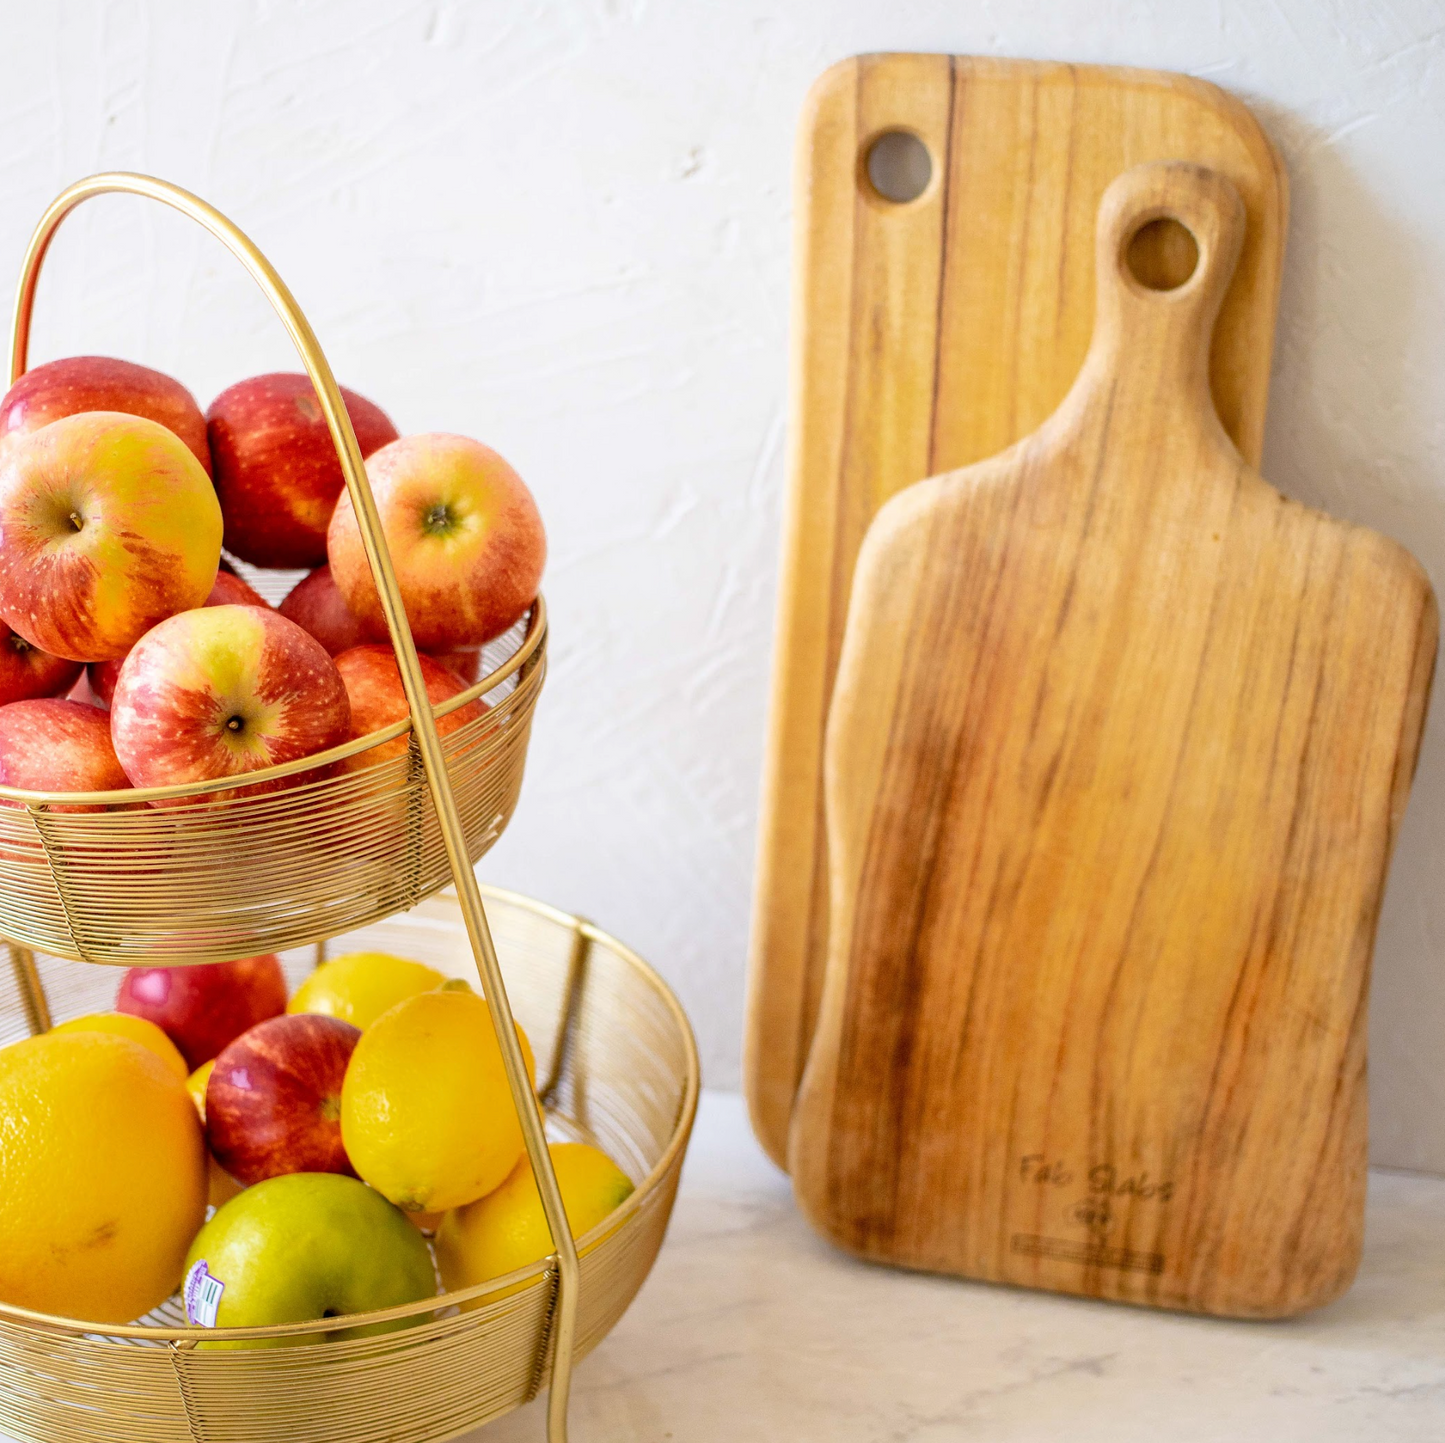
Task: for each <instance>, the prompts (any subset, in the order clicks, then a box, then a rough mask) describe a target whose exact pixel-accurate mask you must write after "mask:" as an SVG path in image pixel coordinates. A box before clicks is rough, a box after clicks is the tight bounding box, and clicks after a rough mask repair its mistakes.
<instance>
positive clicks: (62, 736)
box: [0, 697, 130, 812]
mask: <svg viewBox="0 0 1445 1443" xmlns="http://www.w3.org/2000/svg"><path fill="white" fill-rule="evenodd" d="M0 785H4V786H7V787H19V788H22V789H23V790H25V791H29V792H117V791H123V790H125V789H127V788H128V787H129V786H130V781H129V779H128V778H127V777H126V774H125V773H124V772H123V771H122V770H121V767H120V763H119V762H118V761H117V760H116V755H115V749H114V748H113V747H112V746H111V741H110V723H109V721H108V720H107V718H106V715H105V713H104V712H103V711H100V710H98V709H97V708H96V707H93V706H86V705H84V704H83V703H82V702H78V701H64V700H62V699H60V698H59V697H45V698H36V699H35V700H32V701H13V702H11V703H10V704H9V706H0ZM3 805H5V806H11V807H13V806H18V805H19V803H18V802H6V803H4V804H3ZM51 810H52V811H57V812H100V811H104V810H105V808H104V807H100V806H77V807H53V808H52V809H51Z"/></svg>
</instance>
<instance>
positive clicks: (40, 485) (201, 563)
mask: <svg viewBox="0 0 1445 1443" xmlns="http://www.w3.org/2000/svg"><path fill="white" fill-rule="evenodd" d="M220 559H221V508H220V507H219V505H217V503H216V493H215V490H214V488H213V487H212V486H211V483H210V481H209V480H208V479H207V477H206V473H205V472H204V471H203V470H202V469H201V466H200V463H199V462H198V461H197V460H196V458H195V457H194V456H192V455H191V453H190V452H189V451H188V450H187V449H186V447H185V444H184V443H183V442H182V441H181V440H180V439H179V438H178V437H177V436H175V435H174V433H172V432H170V431H168V430H166V428H165V427H164V426H162V425H161V424H160V423H159V422H156V421H148V420H146V419H144V418H143V417H140V416H125V415H122V414H120V413H119V412H118V411H87V412H84V413H83V414H81V415H78V416H66V417H64V418H62V419H61V420H59V421H52V422H51V423H50V424H49V425H48V426H42V427H41V428H40V429H39V430H38V431H32V432H30V433H29V434H28V435H25V436H20V437H17V438H16V439H15V440H14V441H12V442H11V443H10V445H9V446H7V447H6V448H5V451H4V453H3V456H0V616H3V618H4V619H5V621H7V622H8V623H9V624H10V626H11V627H13V628H14V629H15V630H16V631H18V632H19V633H20V635H21V636H23V637H24V638H25V640H26V641H28V642H29V643H30V644H31V645H32V646H38V647H39V648H40V649H41V650H42V651H48V652H50V653H51V654H52V655H55V656H63V657H68V658H70V659H71V660H73V661H105V660H107V659H108V658H110V657H118V656H124V655H125V653H126V651H127V650H128V649H129V648H130V647H131V646H132V645H133V644H134V643H135V642H136V641H138V640H139V639H140V638H141V637H142V636H144V635H145V633H146V632H147V631H149V630H150V629H151V627H153V626H154V625H155V624H156V623H157V622H158V621H161V620H163V619H164V618H165V617H168V616H171V615H173V614H174V613H175V612H177V611H185V610H186V609H187V608H189V607H193V606H199V605H200V604H201V603H202V602H203V601H204V600H205V599H206V596H207V594H208V593H209V592H210V589H211V587H212V586H213V585H214V584H215V580H216V567H217V564H218V563H219V561H220Z"/></svg>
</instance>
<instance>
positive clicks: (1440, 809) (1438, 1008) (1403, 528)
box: [1251, 100, 1445, 1173]
mask: <svg viewBox="0 0 1445 1443" xmlns="http://www.w3.org/2000/svg"><path fill="white" fill-rule="evenodd" d="M1251 105H1252V107H1253V108H1254V110H1255V112H1256V114H1258V115H1259V116H1260V118H1261V120H1262V122H1263V123H1264V124H1265V126H1266V128H1267V129H1268V130H1269V132H1270V134H1271V136H1272V137H1273V139H1274V140H1275V142H1276V144H1278V145H1279V146H1280V149H1281V150H1282V151H1283V153H1284V155H1285V160H1286V164H1287V166H1288V169H1289V174H1290V192H1291V221H1290V233H1289V241H1288V247H1287V249H1286V254H1285V271H1284V289H1283V294H1282V296H1281V300H1280V316H1279V327H1278V333H1277V340H1276V349H1275V375H1274V382H1273V387H1272V393H1271V399H1270V411H1269V419H1268V427H1267V433H1266V442H1265V454H1264V466H1263V470H1264V474H1265V475H1266V476H1267V477H1268V478H1269V479H1270V480H1271V481H1273V482H1274V483H1275V484H1276V485H1278V486H1279V487H1280V489H1281V490H1282V491H1284V492H1285V493H1286V494H1287V495H1289V496H1292V497H1294V498H1295V499H1297V500H1299V501H1303V502H1306V503H1307V504H1309V505H1313V506H1318V507H1321V508H1322V509H1324V510H1326V511H1329V512H1331V513H1332V514H1334V515H1336V516H1340V517H1344V518H1346V519H1348V520H1351V521H1358V522H1361V523H1363V524H1365V525H1368V526H1372V527H1374V528H1375V529H1376V530H1379V531H1382V532H1384V533H1385V534H1387V535H1389V536H1393V537H1395V538H1396V539H1397V540H1399V541H1401V542H1403V543H1404V544H1405V545H1406V546H1408V547H1409V548H1410V550H1411V551H1413V552H1414V554H1415V555H1416V556H1417V557H1418V558H1419V559H1420V561H1421V563H1422V564H1423V565H1424V567H1425V569H1426V571H1428V572H1429V574H1430V578H1431V580H1432V581H1433V582H1434V584H1435V587H1436V590H1437V592H1438V593H1441V594H1442V595H1445V487H1442V485H1441V484H1440V480H1439V478H1438V476H1437V474H1436V473H1437V471H1438V469H1439V467H1438V463H1437V462H1436V460H1435V455H1436V452H1437V451H1438V446H1437V445H1436V444H1435V443H1436V440H1437V438H1436V437H1435V436H1434V435H1432V421H1431V409H1432V400H1431V392H1432V388H1433V385H1434V378H1433V377H1430V376H1424V375H1421V374H1419V373H1418V371H1417V370H1415V369H1412V366H1411V359H1412V355H1413V354H1415V353H1414V352H1413V351H1412V348H1411V345H1410V344H1409V342H1410V341H1411V340H1412V339H1413V337H1414V336H1415V335H1416V334H1418V328H1419V327H1420V325H1421V323H1422V319H1423V318H1424V317H1425V316H1426V315H1427V314H1432V313H1433V308H1426V307H1423V306H1422V305H1421V304H1420V302H1421V300H1422V297H1421V295H1420V286H1421V285H1422V283H1425V279H1426V278H1427V277H1428V276H1429V275H1430V272H1431V267H1430V265H1429V264H1424V263H1422V261H1423V260H1424V257H1423V256H1422V250H1423V247H1422V246H1421V244H1420V243H1419V242H1417V241H1416V240H1415V239H1414V238H1413V237H1411V236H1410V235H1409V234H1408V233H1406V232H1405V231H1404V230H1403V228H1402V227H1401V226H1399V225H1398V224H1396V223H1395V222H1394V221H1392V219H1391V218H1390V216H1389V215H1387V214H1386V213H1385V212H1384V210H1383V209H1382V207H1381V206H1380V204H1379V202H1378V201H1377V199H1376V198H1375V196H1374V195H1373V194H1372V192H1371V190H1370V188H1369V183H1368V179H1367V177H1365V176H1363V175H1361V174H1359V173H1358V172H1356V171H1355V170H1354V169H1353V168H1352V167H1351V166H1350V164H1349V163H1348V162H1347V161H1346V160H1345V159H1344V157H1342V156H1341V155H1340V153H1339V151H1338V150H1337V149H1336V148H1335V147H1334V146H1332V145H1331V144H1330V143H1329V142H1328V140H1327V137H1326V135H1325V133H1324V132H1323V131H1319V130H1316V129H1314V128H1312V127H1306V126H1304V125H1302V124H1301V123H1300V121H1299V120H1298V118H1297V117H1295V116H1292V115H1290V114H1288V113H1286V112H1282V111H1279V110H1276V109H1274V108H1272V107H1271V106H1269V105H1268V104H1265V103H1261V102H1259V101H1257V100H1254V101H1251ZM1442 875H1445V684H1442V678H1441V677H1440V676H1439V675H1438V674H1437V677H1436V683H1435V696H1434V702H1433V706H1432V709H1431V714H1430V717H1429V720H1428V721H1427V724H1426V729H1425V736H1424V739H1423V742H1422V745H1421V751H1420V761H1419V768H1418V771H1417V774H1416V778H1415V786H1414V790H1413V792H1412V794H1411V798H1410V806H1409V810H1408V812H1407V814H1406V818H1405V822H1404V825H1403V827H1402V828H1401V831H1400V835H1399V839H1398V842H1397V844H1396V851H1395V859H1394V863H1393V865H1392V869H1391V873H1390V884H1389V889H1388V892H1387V894H1386V898H1385V905H1384V911H1383V914H1382V916H1381V921H1380V931H1379V940H1378V945H1377V949H1376V954H1375V977H1374V985H1373V992H1372V999H1371V1025H1370V1086H1371V1106H1370V1125H1371V1158H1372V1161H1374V1162H1375V1163H1377V1164H1381V1165H1384V1166H1390V1167H1402V1168H1412V1169H1418V1170H1422V1171H1433V1172H1442V1173H1445V1067H1442V1066H1441V1065H1440V1057H1441V1039H1442V1038H1445V967H1442V966H1441V965H1440V947H1439V945H1438V940H1439V939H1441V938H1445V886H1442V885H1441V882H1440V879H1441V877H1442Z"/></svg>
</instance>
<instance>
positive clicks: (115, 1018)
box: [49, 1012, 205, 1121]
mask: <svg viewBox="0 0 1445 1443" xmlns="http://www.w3.org/2000/svg"><path fill="white" fill-rule="evenodd" d="M62 1032H118V1033H119V1034H120V1035H121V1036H122V1037H130V1038H133V1039H134V1040H135V1041H136V1042H139V1043H140V1045H141V1046H142V1047H149V1048H150V1050H151V1051H152V1052H154V1053H155V1055H156V1056H157V1057H159V1058H160V1060H161V1061H162V1062H164V1063H165V1064H166V1066H167V1067H169V1068H170V1070H171V1071H172V1072H174V1073H175V1075H176V1076H177V1077H184V1076H185V1075H186V1059H185V1058H184V1057H182V1056H181V1053H180V1049H179V1048H178V1047H177V1046H176V1044H175V1043H174V1042H172V1041H171V1039H170V1038H169V1037H167V1036H166V1034H165V1033H164V1032H162V1031H161V1029H160V1028H159V1027H157V1026H156V1024H155V1023H154V1022H152V1021H150V1020H149V1019H148V1018H145V1017H132V1016H131V1015H130V1013H129V1012H90V1013H87V1014H86V1015H85V1016H84V1017H72V1018H71V1019H70V1021H69V1022H60V1023H57V1024H56V1025H55V1026H54V1027H52V1028H51V1029H50V1033H49V1035H50V1036H51V1037H54V1036H55V1035H56V1034H57V1033H62ZM201 1120H202V1121H205V1113H204V1112H202V1114H201Z"/></svg>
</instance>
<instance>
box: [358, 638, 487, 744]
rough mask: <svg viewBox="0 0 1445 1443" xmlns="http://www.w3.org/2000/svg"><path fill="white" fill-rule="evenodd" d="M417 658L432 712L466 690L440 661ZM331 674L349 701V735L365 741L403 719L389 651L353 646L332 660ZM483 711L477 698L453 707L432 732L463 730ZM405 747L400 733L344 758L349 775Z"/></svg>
mask: <svg viewBox="0 0 1445 1443" xmlns="http://www.w3.org/2000/svg"><path fill="white" fill-rule="evenodd" d="M417 659H418V660H419V661H420V662H421V674H422V679H423V680H424V681H425V682H426V694H427V700H428V701H429V702H431V704H432V706H433V708H435V707H438V706H440V705H441V704H442V702H444V701H450V700H451V698H452V697H454V696H456V695H457V694H458V692H462V691H465V690H466V688H465V687H464V686H463V685H462V684H461V682H460V681H459V680H458V679H457V677H456V674H455V673H454V672H452V671H450V670H449V669H448V668H447V667H445V666H443V665H442V664H441V663H440V662H437V661H433V660H432V659H431V657H429V656H420V657H418V658H417ZM336 669H337V671H339V672H340V673H341V680H342V681H343V682H344V683H345V684H346V694H347V696H348V697H349V698H350V700H351V731H352V735H353V736H358V737H364V736H370V735H371V734H372V732H379V731H381V730H382V729H383V728H384V727H389V726H390V725H391V724H392V723H393V722H399V721H400V720H401V719H402V718H403V717H404V716H406V715H407V714H408V711H409V708H408V707H407V704H406V690H405V688H403V686H402V684H401V671H400V670H399V668H398V667H397V664H396V656H395V654H394V653H393V651H392V649H391V647H390V646H385V645H369V646H354V647H352V648H351V650H350V651H343V652H342V653H341V655H340V656H338V657H337V658H336ZM486 709H487V707H486V703H485V702H483V701H482V700H481V699H480V698H478V699H477V700H476V701H469V702H468V703H467V704H466V705H465V706H459V707H458V708H457V709H456V710H455V711H453V712H448V713H447V715H446V716H444V717H439V718H438V719H437V731H438V732H440V733H441V735H442V736H447V735H449V734H450V733H451V732H454V731H456V730H457V729H458V728H459V727H464V726H465V725H466V724H467V723H468V722H469V721H471V720H473V718H475V717H479V716H481V714H482V713H483V712H484V711H486ZM406 748H407V737H406V735H405V734H403V735H402V736H399V737H395V738H393V740H391V741H389V742H382V743H381V745H380V746H375V747H371V748H369V749H368V750H366V751H364V752H361V753H359V754H358V755H356V756H354V757H350V758H348V761H347V765H348V766H349V767H350V768H351V769H352V770H355V769H357V768H359V767H369V766H372V765H374V764H375V763H376V762H384V761H387V760H388V759H389V758H391V757H399V756H401V755H402V753H403V752H405V751H406Z"/></svg>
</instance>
